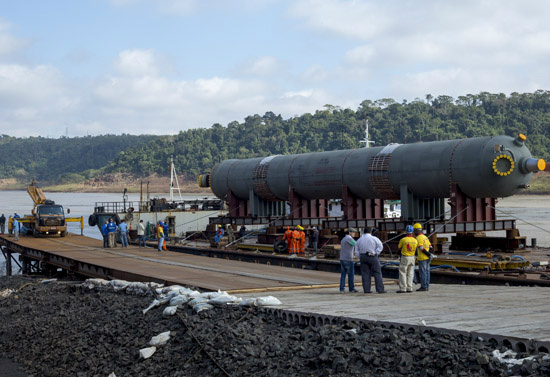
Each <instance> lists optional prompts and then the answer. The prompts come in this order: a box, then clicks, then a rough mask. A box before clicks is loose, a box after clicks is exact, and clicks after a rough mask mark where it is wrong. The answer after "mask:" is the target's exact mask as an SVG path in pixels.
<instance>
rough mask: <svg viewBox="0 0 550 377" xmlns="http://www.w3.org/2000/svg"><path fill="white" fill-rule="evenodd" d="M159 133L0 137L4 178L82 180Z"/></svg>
mask: <svg viewBox="0 0 550 377" xmlns="http://www.w3.org/2000/svg"><path fill="white" fill-rule="evenodd" d="M157 138H158V136H151V135H141V136H134V135H121V136H115V135H105V136H94V137H92V136H87V137H75V138H60V139H48V138H43V137H29V138H14V137H10V136H8V135H1V136H0V179H2V178H16V179H18V180H21V181H27V180H28V181H30V180H31V179H37V180H40V181H43V182H52V181H56V182H57V183H66V182H78V181H79V180H83V179H86V178H90V177H91V176H94V175H96V174H98V172H99V170H98V169H101V168H103V167H104V166H105V165H107V164H108V163H109V162H111V161H112V160H113V159H114V158H115V157H116V156H117V155H118V154H119V153H120V152H121V151H123V150H125V149H127V148H133V147H136V146H139V145H142V144H146V143H149V142H151V141H153V140H155V139H157Z"/></svg>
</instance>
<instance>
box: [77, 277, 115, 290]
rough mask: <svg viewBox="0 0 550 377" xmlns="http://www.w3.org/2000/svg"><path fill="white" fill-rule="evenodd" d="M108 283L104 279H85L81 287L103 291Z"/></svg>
mask: <svg viewBox="0 0 550 377" xmlns="http://www.w3.org/2000/svg"><path fill="white" fill-rule="evenodd" d="M108 284H109V281H108V280H105V279H86V280H85V281H84V283H82V285H83V286H84V288H88V289H97V290H103V289H107V288H108Z"/></svg>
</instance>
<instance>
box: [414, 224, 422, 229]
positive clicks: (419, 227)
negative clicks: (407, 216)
mask: <svg viewBox="0 0 550 377" xmlns="http://www.w3.org/2000/svg"><path fill="white" fill-rule="evenodd" d="M413 229H420V230H422V225H420V223H416V224H414V225H413Z"/></svg>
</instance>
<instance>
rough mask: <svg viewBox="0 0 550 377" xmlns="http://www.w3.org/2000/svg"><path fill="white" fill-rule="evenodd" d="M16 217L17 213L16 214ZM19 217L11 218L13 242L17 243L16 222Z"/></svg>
mask: <svg viewBox="0 0 550 377" xmlns="http://www.w3.org/2000/svg"><path fill="white" fill-rule="evenodd" d="M16 215H17V213H16ZM18 218H19V217H15V216H14V217H13V223H12V229H13V240H14V241H19V221H17V219H18Z"/></svg>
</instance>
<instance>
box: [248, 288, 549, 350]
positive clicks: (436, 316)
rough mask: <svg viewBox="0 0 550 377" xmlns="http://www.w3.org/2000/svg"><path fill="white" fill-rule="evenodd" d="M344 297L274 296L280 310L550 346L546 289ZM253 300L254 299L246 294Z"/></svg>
mask: <svg viewBox="0 0 550 377" xmlns="http://www.w3.org/2000/svg"><path fill="white" fill-rule="evenodd" d="M395 288H396V287H395V285H392V286H386V290H387V291H388V293H386V294H382V295H380V294H376V293H371V294H362V293H359V294H358V293H355V294H352V293H346V294H344V295H342V294H340V293H339V292H338V289H337V288H333V289H327V288H323V289H310V290H299V291H292V292H277V293H276V294H275V296H276V297H277V298H278V299H279V300H281V301H282V302H283V306H282V308H283V309H286V310H290V311H296V312H304V313H316V314H323V315H330V316H338V317H351V318H357V319H362V320H370V321H381V322H395V323H401V324H405V325H412V326H419V327H425V326H428V327H435V328H441V329H450V330H457V331H466V332H474V333H485V334H494V335H498V336H503V337H510V338H514V337H515V338H521V339H533V340H537V341H538V342H540V343H550V318H549V314H550V288H547V287H505V286H487V285H484V286H474V285H448V284H438V285H430V291H429V292H413V293H411V294H397V293H395V291H396V289H395ZM241 296H243V297H254V296H258V295H257V294H256V295H255V294H244V295H241Z"/></svg>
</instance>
